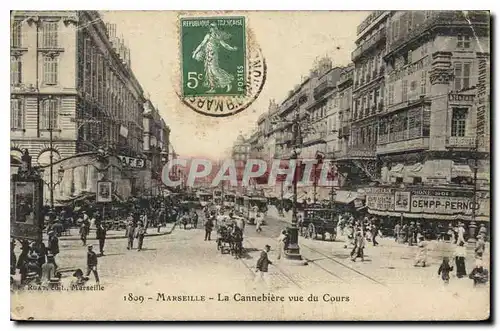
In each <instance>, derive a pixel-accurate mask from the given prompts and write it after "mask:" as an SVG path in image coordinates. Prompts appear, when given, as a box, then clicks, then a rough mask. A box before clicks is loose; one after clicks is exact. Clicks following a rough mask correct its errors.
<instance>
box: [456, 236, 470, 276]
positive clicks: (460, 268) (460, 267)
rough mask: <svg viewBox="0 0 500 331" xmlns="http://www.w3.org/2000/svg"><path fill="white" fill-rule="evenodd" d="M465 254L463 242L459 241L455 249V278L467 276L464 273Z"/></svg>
mask: <svg viewBox="0 0 500 331" xmlns="http://www.w3.org/2000/svg"><path fill="white" fill-rule="evenodd" d="M466 254H467V252H466V250H465V245H464V242H463V241H459V244H458V245H457V247H456V249H455V264H456V266H457V278H462V277H464V276H466V275H467V272H466V271H465V255H466Z"/></svg>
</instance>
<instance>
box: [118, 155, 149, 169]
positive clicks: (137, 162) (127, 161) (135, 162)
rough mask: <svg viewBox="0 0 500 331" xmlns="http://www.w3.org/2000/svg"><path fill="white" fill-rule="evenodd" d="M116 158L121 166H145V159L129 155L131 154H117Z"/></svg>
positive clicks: (138, 167) (139, 167) (137, 167)
mask: <svg viewBox="0 0 500 331" xmlns="http://www.w3.org/2000/svg"><path fill="white" fill-rule="evenodd" d="M118 158H119V159H120V161H121V163H122V166H123V167H126V168H136V169H141V168H144V167H145V166H146V160H145V159H141V158H137V157H131V156H124V155H118Z"/></svg>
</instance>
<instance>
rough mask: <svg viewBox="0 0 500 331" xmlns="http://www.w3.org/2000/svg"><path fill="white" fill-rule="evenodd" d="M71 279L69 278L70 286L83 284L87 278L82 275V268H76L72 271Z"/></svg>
mask: <svg viewBox="0 0 500 331" xmlns="http://www.w3.org/2000/svg"><path fill="white" fill-rule="evenodd" d="M73 277H74V278H73V279H72V280H71V283H70V286H83V285H85V283H87V282H88V280H89V278H88V277H85V276H84V275H83V271H82V269H76V271H75V272H74V273H73Z"/></svg>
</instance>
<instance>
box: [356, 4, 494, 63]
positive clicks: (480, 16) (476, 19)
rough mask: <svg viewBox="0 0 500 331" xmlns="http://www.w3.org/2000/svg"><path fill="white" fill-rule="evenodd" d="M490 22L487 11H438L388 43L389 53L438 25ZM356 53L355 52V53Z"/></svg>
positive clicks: (486, 23) (465, 24)
mask: <svg viewBox="0 0 500 331" xmlns="http://www.w3.org/2000/svg"><path fill="white" fill-rule="evenodd" d="M489 22H490V18H489V13H488V12H487V11H477V10H476V11H469V12H468V13H467V16H465V15H464V12H463V11H458V10H453V11H452V10H450V11H437V12H434V13H433V16H432V17H430V18H428V19H427V20H426V21H424V22H423V24H421V25H419V26H416V27H413V29H412V30H410V31H409V32H407V33H403V34H400V35H399V38H398V39H397V40H395V41H393V42H391V43H390V44H389V45H388V49H387V53H390V52H392V51H394V50H396V49H397V48H399V47H400V46H402V45H403V44H406V43H408V42H411V41H412V40H413V39H414V38H418V37H419V36H421V35H423V33H424V32H425V31H426V30H428V29H431V28H434V27H436V26H443V25H444V26H446V25H450V26H456V25H464V26H468V27H471V28H473V27H474V26H473V25H475V24H483V25H485V26H487V25H488V24H489ZM353 54H354V53H353Z"/></svg>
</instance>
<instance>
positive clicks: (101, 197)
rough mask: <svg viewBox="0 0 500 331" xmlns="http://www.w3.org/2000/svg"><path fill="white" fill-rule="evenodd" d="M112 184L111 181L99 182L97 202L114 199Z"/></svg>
mask: <svg viewBox="0 0 500 331" xmlns="http://www.w3.org/2000/svg"><path fill="white" fill-rule="evenodd" d="M112 185H113V184H112V183H111V182H110V181H99V182H97V197H96V201H97V202H111V201H112V200H113V198H112V197H111V193H112V192H113V191H112Z"/></svg>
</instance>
